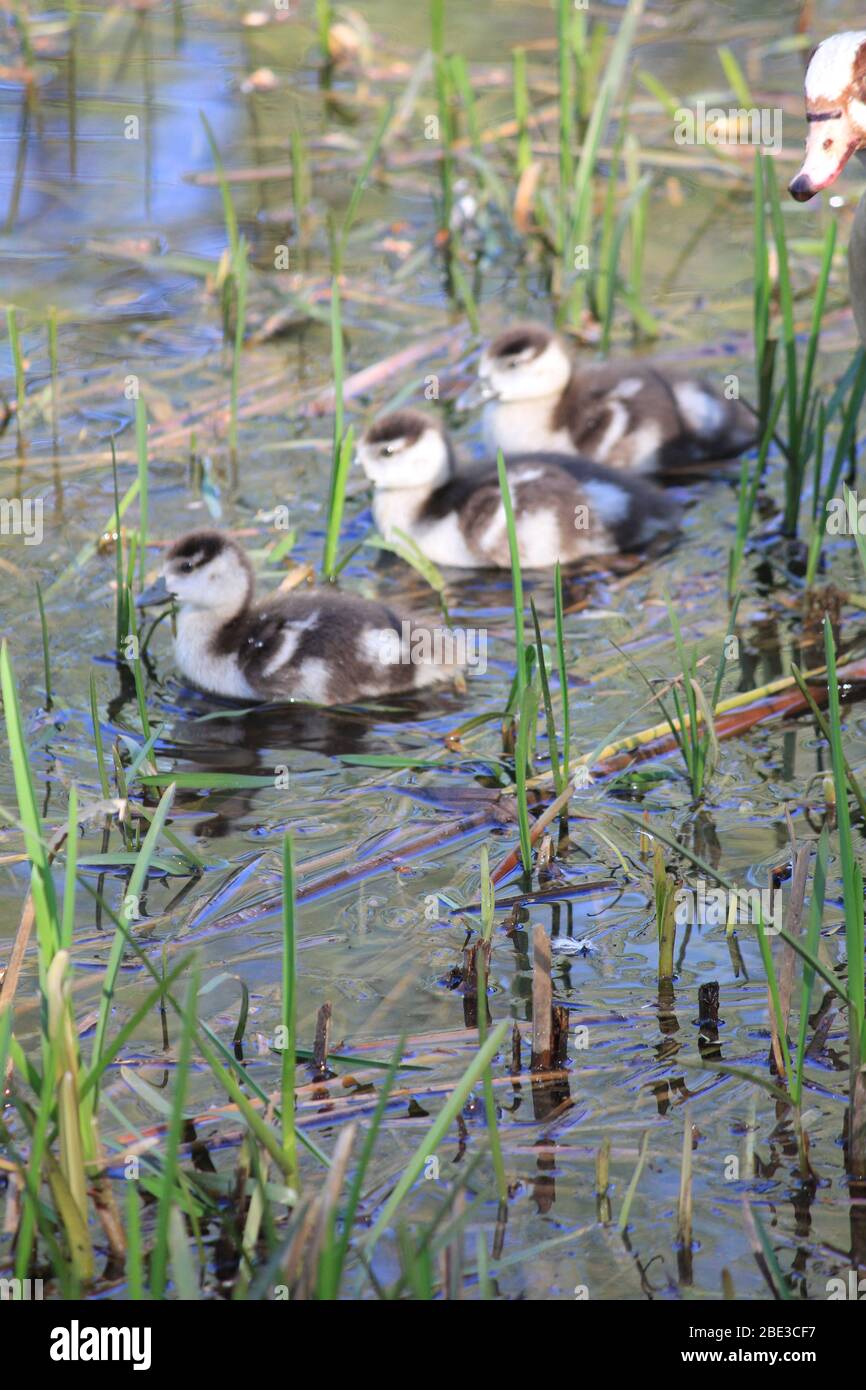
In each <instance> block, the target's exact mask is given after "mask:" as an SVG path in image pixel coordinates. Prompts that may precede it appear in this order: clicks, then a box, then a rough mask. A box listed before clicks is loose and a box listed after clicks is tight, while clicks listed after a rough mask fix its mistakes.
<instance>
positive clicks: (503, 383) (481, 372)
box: [476, 323, 573, 403]
mask: <svg viewBox="0 0 866 1390" xmlns="http://www.w3.org/2000/svg"><path fill="white" fill-rule="evenodd" d="M572 370H573V364H572V360H571V357H570V356H569V354H568V350H567V348H566V347H565V345H564V344H563V343H562V341H561V340H560V339H559V338H558V337H557V336H556V334H555V333H552V332H551V331H550V329H549V328H545V327H544V326H543V325H542V324H538V323H524V324H518V325H517V326H516V327H515V328H509V329H508V330H507V331H506V332H505V333H500V335H499V337H498V338H494V339H493V342H492V343H488V345H487V347H486V348H485V349H484V351H483V352H482V354H481V361H480V362H479V364H478V391H477V392H476V401H477V400H482V401H483V400H498V401H504V402H507V403H510V402H512V401H534V400H539V399H541V398H543V397H545V396H558V395H559V394H560V393H561V392H562V391H563V390H564V389H565V387H566V385H567V383H568V381H569V379H570V377H571V373H572Z"/></svg>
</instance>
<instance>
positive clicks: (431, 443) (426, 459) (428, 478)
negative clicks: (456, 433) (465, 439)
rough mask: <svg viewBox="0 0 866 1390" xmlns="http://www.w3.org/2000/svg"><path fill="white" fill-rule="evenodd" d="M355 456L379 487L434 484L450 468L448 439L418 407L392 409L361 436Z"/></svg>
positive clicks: (444, 478) (438, 483) (444, 480)
mask: <svg viewBox="0 0 866 1390" xmlns="http://www.w3.org/2000/svg"><path fill="white" fill-rule="evenodd" d="M357 459H358V462H359V463H360V465H361V467H362V468H363V470H364V472H365V473H366V474H367V477H368V478H369V479H370V481H371V483H373V484H374V486H375V487H377V488H380V489H388V490H390V489H396V488H436V487H441V485H442V484H443V483H447V481H448V479H449V478H450V477H451V475H452V473H453V471H454V455H453V451H452V448H451V442H450V440H449V439H448V436H447V435H446V433H445V431H444V430H443V429H442V428H441V426H440V425H439V424H438V422H437V421H436V420H434V419H433V418H432V417H431V416H429V415H423V414H422V413H421V411H420V410H395V411H392V413H391V414H390V415H383V416H381V418H380V419H378V420H376V421H374V423H373V424H372V425H371V426H370V428H369V429H368V430H367V432H366V433H365V434H364V435H363V436H362V438H361V440H360V442H359V444H358V450H357Z"/></svg>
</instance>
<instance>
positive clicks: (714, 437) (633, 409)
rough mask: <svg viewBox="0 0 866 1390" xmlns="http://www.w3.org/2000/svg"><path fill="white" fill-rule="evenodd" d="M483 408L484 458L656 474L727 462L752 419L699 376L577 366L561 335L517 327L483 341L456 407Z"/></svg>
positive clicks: (749, 433) (749, 440)
mask: <svg viewBox="0 0 866 1390" xmlns="http://www.w3.org/2000/svg"><path fill="white" fill-rule="evenodd" d="M482 402H484V403H485V404H484V413H483V431H484V441H485V445H486V446H487V448H488V449H489V450H490V451H491V452H495V451H496V450H497V449H501V450H502V452H503V454H505V456H506V457H510V456H513V455H515V454H524V453H528V452H530V451H533V452H534V451H538V450H543V451H545V452H553V453H559V454H579V455H581V456H582V457H583V458H588V459H592V460H594V462H596V463H603V464H605V465H606V466H607V467H608V468H617V469H624V470H628V471H630V472H633V473H643V474H654V473H663V472H666V471H668V470H675V469H678V468H679V469H682V468H686V467H688V466H689V465H690V464H695V463H700V462H705V461H707V460H710V459H725V458H732V457H734V456H735V455H736V454H739V453H742V452H743V450H745V449H748V448H750V447H751V445H753V444H754V443H755V442H756V426H755V420H754V417H753V416H752V414H751V412H750V411H749V410H748V409H747V408H746V406H744V405H743V404H742V403H741V402H740V401H738V400H727V399H725V397H724V396H723V395H721V394H720V393H719V392H717V391H716V390H714V388H713V387H712V386H711V385H709V384H708V383H707V382H706V381H703V380H702V379H701V378H699V377H693V376H686V375H683V376H677V375H675V374H674V373H669V372H667V371H661V370H660V369H659V368H657V367H653V366H651V365H648V364H646V363H640V362H604V363H593V364H590V365H588V366H578V365H577V363H576V362H575V361H574V359H573V357H572V355H571V353H570V351H569V349H568V348H567V347H566V345H565V343H564V342H563V340H562V339H561V338H559V337H558V336H557V335H556V334H555V333H552V332H551V331H550V329H548V328H545V327H543V326H542V325H541V324H535V323H529V324H519V325H517V326H516V327H514V328H511V329H508V331H507V332H505V333H501V334H500V335H499V337H498V338H494V340H493V341H492V342H491V343H489V344H488V346H487V347H486V348H485V349H484V351H483V353H482V354H481V361H480V363H479V367H478V381H477V383H476V384H475V385H474V386H471V387H470V388H469V390H468V391H466V392H464V393H463V395H462V396H461V397H460V400H459V401H458V403H457V404H458V407H462V408H469V407H470V406H473V405H478V404H481V403H482Z"/></svg>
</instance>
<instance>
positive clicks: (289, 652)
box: [138, 530, 459, 705]
mask: <svg viewBox="0 0 866 1390" xmlns="http://www.w3.org/2000/svg"><path fill="white" fill-rule="evenodd" d="M254 590H255V579H254V576H253V569H252V565H251V564H250V562H249V560H248V559H247V556H246V555H245V554H244V552H243V551H242V550H241V548H240V546H238V545H237V544H236V543H235V542H234V541H233V540H231V539H230V538H229V537H228V536H224V535H222V534H221V533H220V532H219V531H213V530H200V531H190V532H188V533H187V534H186V535H185V536H181V538H180V540H178V541H175V543H174V545H173V546H172V547H171V549H170V550H169V551H168V553H167V555H166V559H165V566H164V570H163V575H162V579H161V580H159V581H157V583H156V584H155V585H154V586H152V588H151V589H150V590H148V591H147V592H145V593H144V594H142V595H141V597H140V598H139V600H138V602H139V604H140V605H142V606H144V605H145V604H148V603H153V602H161V601H166V600H167V599H169V598H172V597H173V598H174V599H175V601H176V603H177V607H178V614H177V637H176V639H175V660H176V661H177V665H178V668H179V669H180V671H181V672H182V674H183V676H184V677H185V679H186V680H188V681H189V682H190V683H191V684H192V685H194V686H197V687H198V688H199V689H201V690H205V691H208V692H210V693H211V694H213V695H221V696H226V697H229V698H231V699H240V700H267V701H282V700H305V701H311V702H313V703H315V704H319V705H334V704H349V703H351V702H353V701H356V700H361V699H367V698H371V697H373V698H375V697H376V696H380V695H392V694H396V693H398V692H399V691H404V690H417V689H420V688H422V687H424V686H428V685H431V684H433V683H434V682H437V681H444V680H448V679H450V678H451V677H453V676H454V675H455V674H456V673H457V671H458V670H459V664H458V663H455V662H452V661H450V660H449V659H448V656H449V654H450V652H451V645H450V644H449V643H448V642H447V641H443V640H441V639H442V637H443V634H442V632H441V631H438V630H436V629H431V628H429V627H426V626H424V625H423V624H421V623H418V622H416V621H415V619H413V618H408V617H404V618H401V617H399V616H398V615H397V614H396V613H394V612H393V611H392V609H390V608H388V607H386V606H385V604H383V603H376V602H373V601H371V600H370V599H365V598H360V597H358V596H357V595H355V594H344V593H339V592H337V591H336V590H335V591H333V592H324V591H322V590H314V591H312V592H306V593H292V594H271V595H268V596H267V597H262V598H258V599H256V598H254ZM445 635H446V636H447V634H445ZM443 653H444V655H443Z"/></svg>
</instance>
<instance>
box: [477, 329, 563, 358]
mask: <svg viewBox="0 0 866 1390" xmlns="http://www.w3.org/2000/svg"><path fill="white" fill-rule="evenodd" d="M549 342H550V334H549V333H548V332H547V330H546V329H544V328H533V327H532V326H529V327H527V328H512V329H509V330H508V331H507V332H506V333H501V334H500V335H499V337H498V338H494V340H493V342H492V343H491V344H490V355H491V357H523V356H524V355H527V354H529V353H533V354H534V355H536V356H537V355H538V354H539V353H541V352H543V351H544V349H545V348H546V347H547V345H548V343H549Z"/></svg>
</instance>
